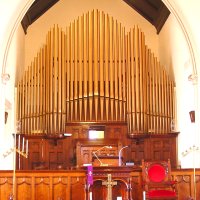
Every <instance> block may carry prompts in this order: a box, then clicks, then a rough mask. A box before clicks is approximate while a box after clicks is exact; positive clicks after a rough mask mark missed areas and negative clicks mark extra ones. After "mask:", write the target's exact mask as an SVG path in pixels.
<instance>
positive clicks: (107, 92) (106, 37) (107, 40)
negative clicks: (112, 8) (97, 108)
mask: <svg viewBox="0 0 200 200" xmlns="http://www.w3.org/2000/svg"><path fill="white" fill-rule="evenodd" d="M105 19H106V20H105V104H106V121H108V119H109V109H108V108H109V78H108V76H109V71H108V69H109V64H108V62H109V41H110V37H109V16H108V15H106V18H105Z"/></svg>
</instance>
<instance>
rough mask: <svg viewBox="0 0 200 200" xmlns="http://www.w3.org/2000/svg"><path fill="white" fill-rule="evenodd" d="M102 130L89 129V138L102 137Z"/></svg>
mask: <svg viewBox="0 0 200 200" xmlns="http://www.w3.org/2000/svg"><path fill="white" fill-rule="evenodd" d="M103 138H104V131H96V130H89V139H103Z"/></svg>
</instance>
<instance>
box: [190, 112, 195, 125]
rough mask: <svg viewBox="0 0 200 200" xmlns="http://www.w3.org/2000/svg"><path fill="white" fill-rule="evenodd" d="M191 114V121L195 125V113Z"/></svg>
mask: <svg viewBox="0 0 200 200" xmlns="http://www.w3.org/2000/svg"><path fill="white" fill-rule="evenodd" d="M189 114H190V120H191V122H192V123H194V122H195V111H194V110H192V111H190V112H189Z"/></svg>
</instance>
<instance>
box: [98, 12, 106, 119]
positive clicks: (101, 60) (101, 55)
mask: <svg viewBox="0 0 200 200" xmlns="http://www.w3.org/2000/svg"><path fill="white" fill-rule="evenodd" d="M99 26H100V27H99V29H100V30H99V32H100V35H99V43H100V45H99V48H100V49H99V76H100V119H101V120H103V118H104V95H105V94H104V72H105V70H104V69H105V65H104V59H105V57H104V47H105V43H104V41H105V15H104V14H103V12H101V13H100V19H99Z"/></svg>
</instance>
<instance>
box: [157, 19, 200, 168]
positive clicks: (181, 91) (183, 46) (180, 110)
mask: <svg viewBox="0 0 200 200" xmlns="http://www.w3.org/2000/svg"><path fill="white" fill-rule="evenodd" d="M159 57H160V61H161V62H162V63H164V65H165V66H166V68H167V70H168V71H169V73H170V74H171V76H172V77H174V79H175V83H176V100H177V108H176V109H177V116H176V125H177V131H180V134H179V137H178V144H179V145H178V150H179V154H178V157H179V162H180V164H181V165H182V167H183V168H187V167H193V162H188V158H189V157H190V156H193V155H192V153H191V154H189V155H187V156H183V155H182V153H183V152H185V151H186V150H189V149H190V147H192V146H193V145H195V146H198V145H199V144H200V141H199V136H198V134H199V133H198V131H197V124H196V123H191V121H190V116H189V112H190V111H191V110H196V105H195V99H196V96H197V94H196V89H195V87H196V85H193V83H192V82H191V81H189V80H188V77H189V75H191V74H192V73H193V67H192V64H191V55H190V52H189V48H188V45H187V42H186V39H185V36H184V34H183V32H182V30H181V27H180V26H179V24H178V22H177V20H176V19H175V17H174V16H173V15H170V16H169V18H168V20H167V22H166V23H165V26H164V27H163V29H162V30H161V32H160V34H159ZM177 119H178V120H177ZM196 166H197V167H200V163H199V159H197V161H196Z"/></svg>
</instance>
